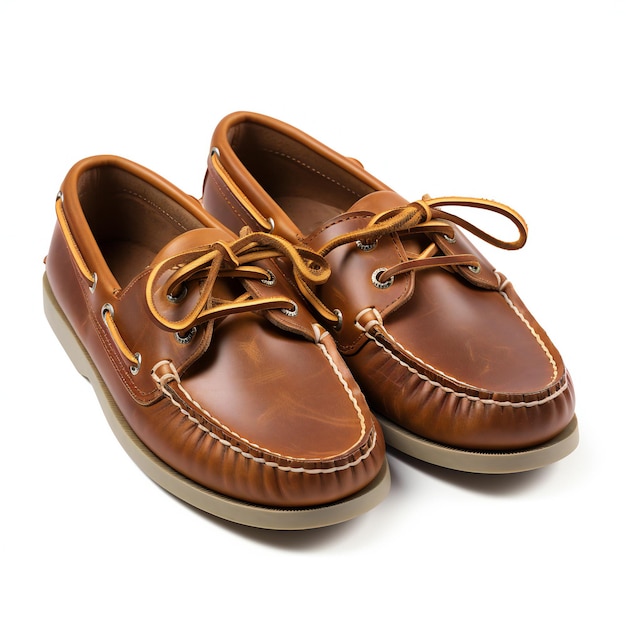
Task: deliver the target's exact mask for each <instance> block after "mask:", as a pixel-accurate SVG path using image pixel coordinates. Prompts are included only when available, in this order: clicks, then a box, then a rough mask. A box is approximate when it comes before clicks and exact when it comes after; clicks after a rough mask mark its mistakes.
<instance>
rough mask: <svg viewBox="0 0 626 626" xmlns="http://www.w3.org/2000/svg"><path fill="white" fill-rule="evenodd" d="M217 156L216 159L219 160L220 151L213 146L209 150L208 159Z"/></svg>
mask: <svg viewBox="0 0 626 626" xmlns="http://www.w3.org/2000/svg"><path fill="white" fill-rule="evenodd" d="M214 154H215V155H217V158H218V159H219V158H220V157H221V156H222V155H221V154H220V149H219V148H217V147H216V146H213V147H212V148H211V153H210V154H209V156H210V157H212V156H213V155H214Z"/></svg>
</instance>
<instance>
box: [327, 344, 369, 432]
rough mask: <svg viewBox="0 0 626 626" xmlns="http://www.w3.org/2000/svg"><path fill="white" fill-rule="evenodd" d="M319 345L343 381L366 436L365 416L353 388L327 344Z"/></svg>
mask: <svg viewBox="0 0 626 626" xmlns="http://www.w3.org/2000/svg"><path fill="white" fill-rule="evenodd" d="M317 345H318V346H319V347H320V349H321V350H322V354H323V355H324V356H325V357H326V359H327V360H328V362H329V363H330V366H331V367H332V369H333V371H334V372H335V375H336V376H337V378H338V379H339V382H340V383H341V385H342V387H343V388H344V389H345V391H346V394H348V397H349V398H350V401H351V402H352V404H353V406H354V409H355V411H356V413H357V415H358V416H359V422H360V423H361V437H364V436H365V417H364V416H363V412H362V411H361V407H360V406H359V404H358V402H357V401H356V398H355V397H354V394H353V393H352V390H351V389H350V387H348V383H347V382H346V379H345V378H344V377H343V376H342V374H341V372H340V371H339V368H338V367H337V364H336V363H335V361H334V360H333V358H332V357H331V356H330V354H329V352H328V350H327V349H326V346H325V345H324V344H323V343H318V344H317Z"/></svg>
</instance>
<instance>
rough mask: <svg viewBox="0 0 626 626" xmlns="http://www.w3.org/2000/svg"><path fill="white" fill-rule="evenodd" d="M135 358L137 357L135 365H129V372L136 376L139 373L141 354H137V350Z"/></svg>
mask: <svg viewBox="0 0 626 626" xmlns="http://www.w3.org/2000/svg"><path fill="white" fill-rule="evenodd" d="M135 358H136V359H137V365H135V364H133V365H131V366H130V373H131V374H132V375H133V376H137V374H139V370H140V369H141V354H139V352H135Z"/></svg>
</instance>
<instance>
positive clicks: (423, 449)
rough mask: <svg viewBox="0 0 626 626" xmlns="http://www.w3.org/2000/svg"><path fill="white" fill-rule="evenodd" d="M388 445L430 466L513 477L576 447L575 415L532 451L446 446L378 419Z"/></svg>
mask: <svg viewBox="0 0 626 626" xmlns="http://www.w3.org/2000/svg"><path fill="white" fill-rule="evenodd" d="M377 417H378V420H379V422H380V424H381V426H382V429H383V433H384V435H385V441H386V442H387V445H388V446H390V447H392V448H395V449H396V450H400V451H401V452H404V453H405V454H408V455H409V456H412V457H414V458H416V459H420V460H421V461H426V462H427V463H431V464H432V465H439V466H440V467H447V468H449V469H454V470H459V471H462V472H472V473H475V474H513V473H516V472H527V471H530V470H534V469H538V468H540V467H545V466H546V465H550V464H551V463H554V462H555V461H559V460H561V459H562V458H564V457H566V456H567V455H568V454H570V453H571V452H573V451H574V449H575V448H576V446H577V445H578V421H577V419H576V416H574V417H573V418H572V421H571V422H570V423H569V425H568V426H567V427H566V428H565V430H564V431H563V432H561V433H560V434H559V435H558V436H556V437H555V438H554V439H550V441H546V442H545V443H543V444H541V445H539V446H536V447H534V448H528V449H525V450H514V451H498V452H488V451H487V452H485V451H473V450H462V449H457V448H451V447H447V446H444V445H441V444H437V443H434V442H432V441H429V440H427V439H422V438H421V437H418V436H417V435H415V434H414V433H412V432H410V431H408V430H406V429H404V428H402V427H401V426H398V425H397V424H394V423H392V422H390V421H389V420H388V419H386V418H384V417H382V416H380V415H379V416H377Z"/></svg>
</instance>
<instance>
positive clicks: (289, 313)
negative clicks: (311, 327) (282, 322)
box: [281, 301, 298, 317]
mask: <svg viewBox="0 0 626 626" xmlns="http://www.w3.org/2000/svg"><path fill="white" fill-rule="evenodd" d="M291 304H293V309H281V312H282V313H284V314H285V315H287V316H289V317H295V316H296V315H298V305H297V304H296V303H295V302H293V301H292V303H291Z"/></svg>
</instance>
